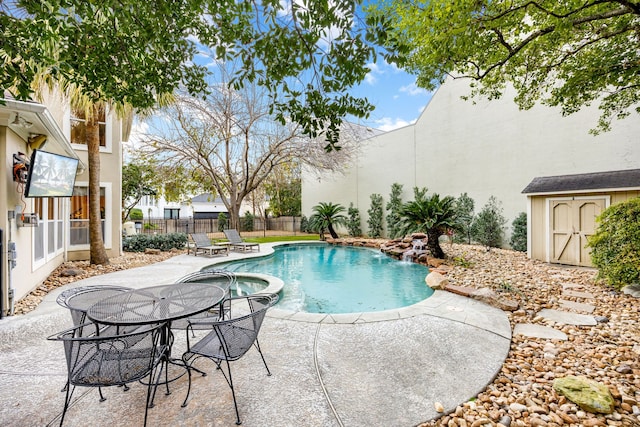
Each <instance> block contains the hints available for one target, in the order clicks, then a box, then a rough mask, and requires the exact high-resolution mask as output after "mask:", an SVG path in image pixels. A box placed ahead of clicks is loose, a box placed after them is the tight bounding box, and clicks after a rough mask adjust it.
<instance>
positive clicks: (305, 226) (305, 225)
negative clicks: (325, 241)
mask: <svg viewBox="0 0 640 427" xmlns="http://www.w3.org/2000/svg"><path fill="white" fill-rule="evenodd" d="M300 231H301V232H302V233H311V230H309V219H308V218H307V217H306V216H304V215H302V217H300Z"/></svg>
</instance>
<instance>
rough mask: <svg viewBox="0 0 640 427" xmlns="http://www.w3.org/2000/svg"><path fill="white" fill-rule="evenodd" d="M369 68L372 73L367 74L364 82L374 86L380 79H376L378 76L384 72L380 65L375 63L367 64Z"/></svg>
mask: <svg viewBox="0 0 640 427" xmlns="http://www.w3.org/2000/svg"><path fill="white" fill-rule="evenodd" d="M367 68H369V70H370V71H369V72H368V73H367V75H366V76H364V81H365V83H367V84H370V85H374V84H375V83H376V82H377V81H378V78H377V77H376V75H378V74H383V73H384V72H383V71H382V70H381V69H380V67H379V66H378V64H376V63H375V62H371V63H369V64H367Z"/></svg>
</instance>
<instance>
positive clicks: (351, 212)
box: [347, 203, 362, 237]
mask: <svg viewBox="0 0 640 427" xmlns="http://www.w3.org/2000/svg"><path fill="white" fill-rule="evenodd" d="M347 215H348V216H349V219H347V229H348V230H349V235H350V236H352V237H359V236H362V229H361V228H360V211H359V210H358V208H356V207H354V206H353V203H349V209H348V210H347Z"/></svg>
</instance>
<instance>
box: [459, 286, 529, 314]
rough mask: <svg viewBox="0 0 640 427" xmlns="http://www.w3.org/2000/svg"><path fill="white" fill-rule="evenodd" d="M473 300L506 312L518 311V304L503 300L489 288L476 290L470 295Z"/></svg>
mask: <svg viewBox="0 0 640 427" xmlns="http://www.w3.org/2000/svg"><path fill="white" fill-rule="evenodd" d="M469 296H470V297H471V298H473V299H475V300H478V301H482V302H484V303H485V304H489V305H490V306H493V307H496V308H499V309H500V310H504V311H516V310H517V309H518V303H517V302H515V301H512V300H508V299H505V298H502V297H501V296H500V295H498V294H497V293H496V292H494V291H493V290H492V289H489V288H480V289H476V290H475V291H474V292H472V293H471V294H470V295H469Z"/></svg>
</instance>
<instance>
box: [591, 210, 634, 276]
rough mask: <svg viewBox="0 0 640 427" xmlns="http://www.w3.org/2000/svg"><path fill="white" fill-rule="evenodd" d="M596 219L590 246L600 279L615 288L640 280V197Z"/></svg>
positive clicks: (603, 213)
mask: <svg viewBox="0 0 640 427" xmlns="http://www.w3.org/2000/svg"><path fill="white" fill-rule="evenodd" d="M597 220H598V228H597V229H596V233H595V234H594V235H593V236H591V237H590V238H589V247H590V248H591V261H592V262H593V265H595V266H596V267H598V276H599V278H601V279H604V281H605V282H606V283H607V284H608V285H610V286H613V287H614V288H616V289H621V288H623V287H625V286H626V285H631V284H635V283H640V197H636V198H634V199H631V200H627V201H626V202H623V203H617V204H615V205H612V206H610V207H609V208H607V209H605V210H604V212H602V214H600V216H599V217H598V219H597Z"/></svg>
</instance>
